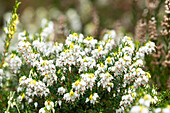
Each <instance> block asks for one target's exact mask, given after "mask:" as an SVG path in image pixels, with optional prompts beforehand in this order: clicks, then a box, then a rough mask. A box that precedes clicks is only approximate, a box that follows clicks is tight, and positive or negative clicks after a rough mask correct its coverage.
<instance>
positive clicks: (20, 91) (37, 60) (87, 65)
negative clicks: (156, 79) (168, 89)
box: [0, 2, 169, 113]
mask: <svg viewBox="0 0 170 113" xmlns="http://www.w3.org/2000/svg"><path fill="white" fill-rule="evenodd" d="M19 4H20V3H19V2H16V4H15V7H14V10H13V12H12V16H11V20H10V22H9V23H7V27H5V29H4V31H5V34H6V40H5V45H4V46H5V49H4V52H3V56H2V60H1V67H0V82H1V83H0V84H1V86H0V88H1V89H0V91H1V92H3V93H2V97H1V98H0V99H1V101H2V102H1V103H0V105H2V106H4V108H3V109H2V112H6V113H8V112H39V113H51V112H52V113H55V112H116V111H117V112H119V111H123V112H125V111H127V112H129V111H130V109H131V107H132V106H133V105H135V104H136V105H138V104H137V102H138V100H139V99H140V98H143V100H142V99H140V100H139V104H142V105H143V106H146V107H150V102H151V104H152V105H153V106H152V107H154V105H155V104H156V103H157V102H158V101H159V98H158V97H157V91H156V90H157V88H155V87H153V88H151V87H150V86H149V85H148V82H149V79H150V78H151V75H150V73H149V72H147V71H145V70H144V59H145V56H146V55H149V54H152V52H153V51H155V43H154V42H151V41H146V42H143V43H144V44H139V43H134V41H133V39H132V38H131V37H129V36H124V37H121V38H120V39H119V40H120V41H119V42H118V43H117V42H116V40H117V39H116V38H118V36H117V34H116V32H115V31H114V30H107V31H106V33H105V34H104V36H103V39H102V40H100V41H99V40H97V39H95V38H94V37H93V36H91V35H88V36H84V35H83V34H81V33H76V32H70V34H69V35H68V36H67V37H66V40H65V42H64V43H59V42H51V41H48V37H49V36H50V35H51V34H52V33H53V32H54V29H53V28H54V24H53V22H52V21H49V20H47V19H43V20H42V22H41V28H40V29H41V30H40V31H39V32H38V33H35V34H30V33H28V32H27V31H23V32H20V33H18V36H17V38H18V42H17V47H16V49H15V48H14V49H13V51H8V48H9V46H10V40H11V38H13V35H14V34H15V30H16V24H17V22H19V21H18V15H17V13H16V11H17V8H18V6H19ZM4 93H6V94H4ZM5 95H8V98H4V96H5ZM145 101H146V102H145ZM138 108H139V107H138ZM142 108H144V107H142ZM133 109H134V108H133V107H132V110H131V112H134V110H133ZM142 110H143V109H142ZM144 110H145V109H144ZM168 110H169V108H168ZM138 111H140V108H139V110H138ZM145 111H146V110H145Z"/></svg>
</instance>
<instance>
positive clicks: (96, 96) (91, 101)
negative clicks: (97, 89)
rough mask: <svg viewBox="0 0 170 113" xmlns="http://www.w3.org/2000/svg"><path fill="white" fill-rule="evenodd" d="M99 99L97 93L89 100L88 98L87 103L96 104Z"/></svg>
mask: <svg viewBox="0 0 170 113" xmlns="http://www.w3.org/2000/svg"><path fill="white" fill-rule="evenodd" d="M97 98H99V95H98V94H97V93H94V94H93V95H92V94H91V95H90V97H89V98H86V102H89V101H90V103H92V104H95V103H96V101H97Z"/></svg>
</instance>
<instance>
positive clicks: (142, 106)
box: [130, 94, 170, 113]
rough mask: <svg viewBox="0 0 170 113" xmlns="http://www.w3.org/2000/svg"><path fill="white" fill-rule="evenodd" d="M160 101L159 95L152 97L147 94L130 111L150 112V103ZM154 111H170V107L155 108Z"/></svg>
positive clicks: (159, 112) (138, 112) (168, 112)
mask: <svg viewBox="0 0 170 113" xmlns="http://www.w3.org/2000/svg"><path fill="white" fill-rule="evenodd" d="M156 101H158V99H157V97H156V96H154V98H152V97H151V95H149V94H146V95H145V96H144V97H142V98H140V99H139V102H138V103H137V105H136V106H133V107H132V108H131V110H130V113H150V104H151V103H155V102H156ZM153 112H154V113H170V107H169V106H168V107H167V108H154V110H153Z"/></svg>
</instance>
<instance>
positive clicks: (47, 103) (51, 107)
mask: <svg viewBox="0 0 170 113" xmlns="http://www.w3.org/2000/svg"><path fill="white" fill-rule="evenodd" d="M44 104H45V107H43V108H41V109H40V110H39V113H47V112H50V113H51V111H52V112H53V113H55V109H54V102H52V101H45V103H44Z"/></svg>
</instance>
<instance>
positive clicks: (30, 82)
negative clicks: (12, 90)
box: [17, 76, 50, 103]
mask: <svg viewBox="0 0 170 113" xmlns="http://www.w3.org/2000/svg"><path fill="white" fill-rule="evenodd" d="M24 90H26V91H25V93H23V95H22V96H21V97H20V99H21V100H22V99H23V98H25V99H26V100H28V103H31V102H33V98H34V96H41V97H42V96H45V97H46V96H47V95H48V94H49V93H50V91H49V89H48V88H47V86H46V85H45V84H44V82H42V81H36V80H34V79H32V78H27V77H26V76H22V77H21V78H20V79H19V87H18V89H17V91H18V92H22V91H24Z"/></svg>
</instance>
